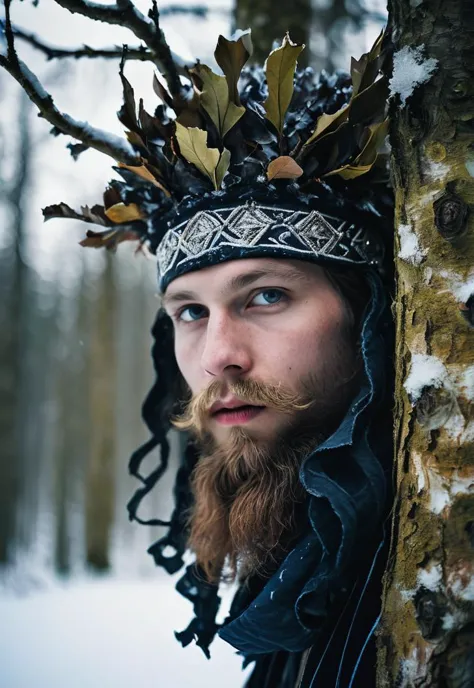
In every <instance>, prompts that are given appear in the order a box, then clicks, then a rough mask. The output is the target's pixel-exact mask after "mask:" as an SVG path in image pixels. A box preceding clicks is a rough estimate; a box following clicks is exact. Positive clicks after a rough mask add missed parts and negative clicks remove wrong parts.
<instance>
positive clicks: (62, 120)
mask: <svg viewBox="0 0 474 688" xmlns="http://www.w3.org/2000/svg"><path fill="white" fill-rule="evenodd" d="M10 4H11V0H5V37H6V43H7V47H8V49H7V53H6V54H5V53H0V67H3V68H4V69H6V71H7V72H9V73H10V74H11V76H13V78H14V79H16V81H18V83H19V84H20V85H21V86H22V88H23V90H24V91H25V92H26V93H27V95H28V96H29V98H30V100H32V101H33V103H34V104H35V105H36V107H37V108H38V110H39V111H40V114H41V116H42V117H44V119H46V120H47V121H48V122H50V123H51V124H52V125H53V126H54V127H56V128H57V129H58V130H59V131H60V132H62V133H63V134H66V135H68V136H72V137H73V138H75V139H77V140H78V141H81V143H82V144H84V146H87V147H89V148H95V149H96V150H98V151H100V152H101V153H105V154H106V155H110V156H111V157H112V158H113V159H114V160H117V161H119V162H124V163H126V164H128V165H138V164H139V160H138V158H137V156H136V154H135V151H134V150H133V148H132V146H131V145H130V144H129V143H128V141H126V140H125V139H122V138H120V137H119V136H116V135H114V134H110V133H109V132H107V131H104V130H102V129H96V128H95V127H92V126H91V125H90V124H89V123H88V122H80V121H78V120H75V119H73V118H72V117H70V116H69V115H68V114H66V113H62V112H60V111H59V110H58V108H57V107H56V105H55V104H54V101H53V98H52V96H51V95H50V94H49V93H48V92H47V91H46V90H45V88H44V87H43V85H42V84H41V82H40V81H39V79H38V77H37V76H36V75H35V74H34V73H33V72H32V71H31V70H30V68H29V67H28V66H27V65H26V64H25V63H24V62H23V61H22V60H20V59H19V57H18V55H17V54H16V52H15V46H14V38H13V31H12V25H11V19H10Z"/></svg>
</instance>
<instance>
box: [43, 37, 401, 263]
mask: <svg viewBox="0 0 474 688" xmlns="http://www.w3.org/2000/svg"><path fill="white" fill-rule="evenodd" d="M383 46H384V33H383V32H382V33H381V34H380V36H379V37H378V38H377V40H376V41H375V43H374V45H373V46H372V48H371V50H370V51H369V52H368V53H366V54H364V55H362V57H361V58H360V59H359V60H355V59H354V58H352V63H351V70H350V75H349V74H346V73H343V72H337V73H335V74H334V75H327V74H326V73H325V72H324V71H323V72H322V73H321V74H320V75H319V76H316V75H315V73H314V71H313V70H312V69H311V68H306V69H302V70H298V69H297V60H298V56H299V55H300V53H301V51H302V50H303V48H304V45H298V44H295V43H293V42H292V41H291V39H290V37H289V36H288V34H287V35H286V36H285V37H284V39H283V42H282V44H281V46H280V47H278V48H276V49H274V50H273V51H272V52H271V53H270V55H269V56H268V58H267V60H266V62H265V65H264V67H263V68H262V67H260V66H255V65H249V66H247V65H246V63H247V61H248V60H249V58H250V57H251V55H252V44H251V38H250V31H245V32H239V35H237V36H236V37H234V38H233V39H231V40H228V39H226V38H224V37H223V36H219V40H218V43H217V47H216V50H215V53H214V56H215V59H216V62H217V64H218V65H219V67H220V68H221V70H222V72H223V74H222V75H219V74H216V73H215V72H213V71H212V70H211V69H210V68H209V67H208V66H206V65H204V64H201V63H199V62H198V63H197V64H196V65H195V66H194V67H193V68H191V69H189V70H187V74H188V77H189V79H188V80H187V81H186V83H183V85H182V86H183V88H182V91H181V93H180V94H179V95H177V96H172V95H171V94H170V92H169V91H168V89H167V87H166V85H165V84H164V83H163V82H162V80H161V78H160V77H159V76H156V75H155V76H154V82H153V88H154V91H155V93H156V94H157V96H158V97H159V98H160V100H161V104H160V105H158V107H157V108H156V110H155V112H154V114H153V115H150V114H149V113H148V112H147V111H146V110H145V108H144V106H143V100H142V99H140V100H139V103H138V107H137V104H136V101H135V94H134V91H133V88H132V86H131V84H130V83H129V82H128V80H127V79H126V77H125V75H124V65H125V61H126V53H124V57H123V59H122V62H121V66H120V77H121V80H122V85H123V94H124V103H123V105H122V107H121V109H120V110H119V112H118V113H117V114H118V118H119V120H120V122H121V123H122V124H123V125H124V126H125V128H126V136H127V139H128V141H129V143H130V144H131V145H132V147H133V149H134V150H135V152H136V155H137V162H138V164H137V165H128V164H125V163H122V162H119V163H118V166H117V167H114V168H113V169H114V170H115V171H116V172H118V173H119V174H120V176H121V177H122V180H117V179H115V180H112V181H111V182H110V183H109V186H108V188H107V189H106V190H105V192H104V195H103V203H104V204H103V205H95V206H93V207H92V208H88V207H87V206H86V207H83V208H82V212H80V213H78V212H76V211H74V210H73V209H71V208H70V207H69V206H67V205H66V204H64V203H61V204H59V205H53V206H49V207H47V208H45V209H44V210H43V214H44V217H45V219H50V218H52V217H72V218H76V219H82V220H84V221H86V222H89V223H94V224H99V225H102V226H104V227H105V228H106V229H104V230H103V231H100V232H96V231H88V232H87V237H86V238H85V239H84V240H83V241H82V242H81V244H82V245H84V246H93V247H100V246H105V247H107V248H109V249H113V248H115V247H116V245H117V244H118V243H120V242H121V241H125V240H139V242H140V245H141V244H144V243H145V244H147V246H148V248H149V249H150V250H151V251H152V253H155V252H156V250H157V247H158V245H159V243H160V241H161V239H162V238H163V236H164V234H165V233H166V231H167V230H168V229H169V227H170V226H172V225H173V224H174V223H175V222H176V221H177V220H178V221H182V219H183V215H185V214H186V213H189V214H192V213H193V212H195V211H197V210H199V209H201V208H206V207H207V208H209V207H213V206H216V205H220V204H222V203H223V202H226V203H229V202H231V203H232V202H234V203H239V202H240V201H241V200H243V199H245V198H249V197H251V198H254V199H258V200H262V201H266V202H271V201H273V200H278V201H279V202H280V203H281V202H285V201H286V202H287V203H289V204H290V205H295V203H298V204H304V205H309V206H311V207H314V208H316V209H318V210H321V211H324V210H326V211H327V210H328V209H329V210H330V211H333V212H334V210H336V211H337V212H338V213H339V215H340V216H341V217H344V215H345V214H346V215H347V216H350V217H351V218H353V217H354V213H355V214H356V215H358V216H359V218H358V219H359V221H360V222H364V223H369V224H371V223H372V224H374V222H375V223H376V222H377V220H378V221H379V224H381V223H380V218H382V219H383V217H384V216H386V215H387V214H389V212H390V211H389V210H387V209H388V208H389V207H391V195H390V193H389V191H388V173H387V164H386V156H385V155H382V154H380V150H381V148H382V146H383V144H384V141H385V138H386V135H387V128H388V119H387V117H386V101H387V97H388V84H387V78H386V77H385V76H384V75H383V73H382V70H383V65H384V62H385V59H386V56H387V50H386V49H385V48H384V47H383ZM173 114H174V117H173ZM78 152H81V151H78ZM362 176H363V182H364V183H363V184H361V183H360V178H361V177H362Z"/></svg>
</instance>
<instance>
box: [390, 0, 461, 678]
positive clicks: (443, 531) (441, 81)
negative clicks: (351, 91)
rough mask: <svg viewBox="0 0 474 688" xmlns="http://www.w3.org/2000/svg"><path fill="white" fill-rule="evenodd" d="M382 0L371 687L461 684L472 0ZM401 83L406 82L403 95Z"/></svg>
mask: <svg viewBox="0 0 474 688" xmlns="http://www.w3.org/2000/svg"><path fill="white" fill-rule="evenodd" d="M389 5H390V8H389V10H390V24H391V27H392V30H393V37H394V43H395V55H394V74H393V80H392V86H393V89H394V90H395V91H398V93H399V94H401V95H396V96H394V98H393V99H392V105H391V110H392V112H391V115H392V131H391V144H392V150H393V159H392V169H393V180H394V185H395V189H396V228H397V231H396V240H395V255H396V267H397V297H396V304H395V308H396V321H397V338H396V361H397V377H396V408H395V418H396V421H395V446H396V466H397V469H396V483H397V485H396V487H397V499H396V503H395V511H394V527H393V543H392V552H391V556H390V559H389V565H388V568H387V573H386V577H385V593H384V614H383V618H382V624H381V628H380V631H379V663H378V681H377V685H378V686H379V687H382V686H384V687H385V686H390V687H391V688H393V687H394V686H395V687H397V688H402V687H403V686H406V687H415V686H416V687H420V686H423V687H426V686H435V687H436V688H461V687H462V688H468V686H473V685H474V403H473V402H474V269H473V266H474V214H473V213H472V210H473V209H474V179H473V176H474V74H473V71H474V4H473V3H472V2H471V0H425V1H424V2H423V1H422V0H421V1H420V0H418V1H416V2H415V1H413V0H411V1H410V0H391V3H389ZM407 46H409V48H408V47H407ZM417 49H418V50H417ZM435 61H436V62H435ZM430 73H431V75H430ZM410 81H414V82H416V81H418V83H419V85H418V86H417V87H416V88H415V90H414V92H413V95H408V94H409V91H410V88H411V87H410ZM420 82H422V83H420ZM403 98H407V100H406V104H405V105H403V103H402V100H403Z"/></svg>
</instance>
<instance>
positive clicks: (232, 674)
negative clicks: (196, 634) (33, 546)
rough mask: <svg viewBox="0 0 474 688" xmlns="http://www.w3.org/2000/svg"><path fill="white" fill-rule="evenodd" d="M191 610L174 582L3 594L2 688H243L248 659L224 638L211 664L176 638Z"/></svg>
mask: <svg viewBox="0 0 474 688" xmlns="http://www.w3.org/2000/svg"><path fill="white" fill-rule="evenodd" d="M190 618H191V605H190V603H189V602H187V601H186V600H184V599H182V598H180V596H179V595H178V593H177V592H175V591H174V589H173V585H172V584H170V580H169V579H159V580H158V581H156V579H155V580H154V581H150V580H138V581H123V580H116V579H113V578H104V579H99V580H84V581H81V582H78V581H76V582H73V583H69V584H56V585H54V586H53V587H52V588H50V589H48V590H43V591H37V592H34V593H29V594H28V595H27V596H21V597H19V596H18V595H13V594H12V593H11V592H10V593H7V592H1V591H0V686H1V688H222V686H225V687H226V688H240V686H242V684H243V681H244V674H243V673H242V672H241V669H240V667H241V659H240V658H239V657H237V656H236V654H235V650H234V649H233V648H232V647H230V646H229V645H227V644H226V643H224V642H223V641H221V640H219V639H217V640H216V641H215V642H214V644H213V645H212V647H211V655H212V657H211V660H210V661H208V660H207V659H206V658H205V657H204V655H203V654H202V652H201V650H199V649H198V648H196V647H195V646H192V647H187V648H186V649H183V648H182V647H181V645H180V644H179V643H178V642H177V641H176V640H175V638H174V635H173V631H174V630H182V629H183V628H185V626H186V625H187V623H188V621H189V620H190Z"/></svg>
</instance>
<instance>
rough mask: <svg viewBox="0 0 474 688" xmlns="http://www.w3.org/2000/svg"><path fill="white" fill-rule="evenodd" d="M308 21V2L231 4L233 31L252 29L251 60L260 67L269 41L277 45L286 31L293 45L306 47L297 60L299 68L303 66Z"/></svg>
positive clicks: (254, 0) (306, 54) (266, 0)
mask: <svg viewBox="0 0 474 688" xmlns="http://www.w3.org/2000/svg"><path fill="white" fill-rule="evenodd" d="M311 19H312V9H311V0H294V1H293V2H285V3H278V2H275V0H236V3H235V9H234V25H235V28H237V29H246V28H248V27H251V28H252V43H253V46H254V52H253V55H252V60H253V61H254V62H257V63H260V64H263V62H264V61H265V60H266V58H267V56H268V53H269V52H270V50H271V49H272V44H273V42H274V41H275V40H277V41H278V43H281V40H282V38H283V36H284V35H285V34H286V32H287V31H288V32H289V34H290V38H291V40H292V41H293V42H295V43H304V44H305V45H306V46H308V49H307V50H305V51H304V52H303V53H301V56H300V58H299V60H298V64H299V65H300V66H301V67H304V66H306V65H307V64H308V62H309V41H310V34H311Z"/></svg>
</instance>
